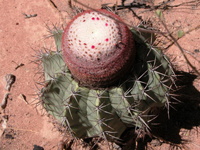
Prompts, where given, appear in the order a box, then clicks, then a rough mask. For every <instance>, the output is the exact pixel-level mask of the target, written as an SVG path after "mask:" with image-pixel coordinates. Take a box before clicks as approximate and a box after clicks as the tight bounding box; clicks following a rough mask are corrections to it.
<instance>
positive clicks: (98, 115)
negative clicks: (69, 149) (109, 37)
mask: <svg viewBox="0 0 200 150" xmlns="http://www.w3.org/2000/svg"><path fill="white" fill-rule="evenodd" d="M62 32H63V31H62V30H57V32H54V33H53V36H54V38H55V41H56V45H57V51H55V52H53V51H52V52H48V53H43V54H42V66H43V68H44V75H45V82H46V83H47V84H46V86H45V87H43V88H42V90H41V93H42V95H41V97H40V99H41V101H42V104H43V107H44V108H45V109H46V110H47V112H48V113H50V114H51V115H52V116H54V117H55V118H56V119H58V120H59V121H60V122H61V123H62V124H63V125H65V126H66V127H67V129H68V131H69V132H70V133H71V134H72V135H74V136H76V137H78V138H87V137H96V136H99V137H103V138H106V139H109V140H113V139H120V136H121V135H122V133H123V132H124V131H125V130H126V129H127V128H128V127H136V128H144V129H145V128H148V123H147V122H148V120H149V119H150V116H148V115H149V113H150V111H151V110H152V108H155V107H164V106H165V105H168V102H169V99H170V92H171V86H172V84H173V81H172V78H173V70H172V67H171V65H170V63H169V60H168V58H167V57H166V56H165V55H163V54H162V53H161V51H160V50H158V49H156V48H154V47H152V46H150V45H149V44H148V43H145V42H144V40H143V39H142V38H143V37H141V35H140V36H139V34H138V33H137V32H135V31H134V30H132V33H133V37H134V38H135V39H137V41H135V43H136V44H135V48H136V49H137V51H136V59H135V62H136V63H135V65H134V67H133V68H132V70H131V71H130V73H129V75H128V77H127V78H126V80H125V81H123V82H119V85H118V86H114V87H110V88H103V89H102V88H101V89H90V88H86V87H81V86H79V84H78V83H77V82H76V81H75V80H74V79H73V78H72V77H71V73H70V71H69V70H68V68H67V66H66V64H65V62H64V60H63V57H62V53H61V51H60V49H61V38H62Z"/></svg>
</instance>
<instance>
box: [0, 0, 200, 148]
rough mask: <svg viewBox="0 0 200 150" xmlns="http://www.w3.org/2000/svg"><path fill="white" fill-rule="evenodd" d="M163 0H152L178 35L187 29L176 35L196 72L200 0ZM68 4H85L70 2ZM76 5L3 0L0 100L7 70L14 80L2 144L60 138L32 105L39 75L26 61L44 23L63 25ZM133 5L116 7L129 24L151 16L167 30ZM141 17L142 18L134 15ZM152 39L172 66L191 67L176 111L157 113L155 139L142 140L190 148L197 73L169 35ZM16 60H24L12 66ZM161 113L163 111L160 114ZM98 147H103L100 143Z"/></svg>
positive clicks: (199, 66) (52, 143)
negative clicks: (157, 126)
mask: <svg viewBox="0 0 200 150" xmlns="http://www.w3.org/2000/svg"><path fill="white" fill-rule="evenodd" d="M81 1H82V2H84V4H85V5H86V6H89V7H91V8H95V9H97V8H101V4H108V6H114V5H115V4H118V5H121V1H119V0H118V1H117V0H92V1H91V0H81ZM136 1H137V0H136ZM163 1H164V0H154V5H157V6H158V5H159V6H160V7H159V9H161V10H163V14H164V22H165V23H166V25H167V27H168V28H169V30H170V32H171V33H172V35H173V36H174V37H175V38H176V39H177V32H178V31H179V30H181V31H184V33H185V35H184V36H183V37H181V38H180V39H178V40H177V41H178V43H179V44H180V45H181V47H182V48H183V50H184V53H185V54H186V57H187V58H188V60H189V61H190V63H191V65H192V66H194V67H195V68H196V70H197V71H199V72H200V63H199V62H200V46H199V43H200V37H199V35H200V30H199V29H200V17H199V14H200V6H199V5H200V1H199V0H195V1H192V0H191V1H190V0H176V1H174V2H168V3H166V4H165V5H164V4H162V3H163ZM166 1H167V0H166ZM52 2H54V4H53V3H52ZM132 2H133V0H126V1H125V3H124V4H125V5H128V4H130V3H132ZM140 3H144V4H146V6H147V5H149V6H152V3H151V2H150V0H141V1H140ZM135 4H137V3H135ZM179 4H180V5H179ZM71 5H72V6H74V5H75V6H77V7H80V8H83V9H89V8H86V7H84V6H82V5H80V4H76V3H74V2H73V3H71ZM164 6H165V7H164ZM167 6H168V7H167ZM141 7H142V6H141ZM77 11H79V9H76V11H75V9H71V7H70V5H69V2H68V0H57V1H56V0H53V1H51V0H40V1H37V0H26V1H22V0H15V1H14V0H11V1H9V2H7V1H5V0H3V1H2V2H1V3H0V18H1V23H0V68H1V70H0V99H1V100H2V99H3V97H4V94H6V93H7V92H8V91H7V90H5V85H6V82H5V81H4V77H5V75H6V74H13V75H15V76H16V81H15V83H14V84H13V85H12V87H11V90H10V93H11V95H9V99H8V103H7V106H6V108H5V110H0V125H1V126H0V150H1V149H2V150H18V149H19V150H23V149H33V148H34V145H37V146H40V147H43V148H44V149H45V150H56V149H57V148H58V143H59V141H60V140H62V139H63V136H62V135H61V132H60V131H58V128H56V127H55V124H53V121H52V119H51V118H50V117H49V116H48V115H43V111H41V108H39V107H38V108H37V109H36V108H35V105H34V102H35V98H36V96H35V95H34V94H35V90H34V89H36V87H35V81H36V80H37V79H38V78H37V75H36V73H37V71H36V70H35V68H36V65H35V64H34V63H30V62H31V60H33V59H34V58H33V57H32V55H34V54H35V52H34V51H33V49H32V48H34V49H39V48H40V47H41V46H44V36H45V35H47V34H48V32H47V29H46V25H45V24H48V25H49V26H51V25H52V24H60V25H63V26H65V25H66V23H67V22H68V21H69V20H70V19H71V18H72V17H73V15H74V14H73V12H77ZM133 11H134V12H135V15H134V14H133V13H132V12H131V11H128V9H122V10H120V11H118V13H119V15H120V16H121V17H122V18H123V19H124V21H125V22H126V23H128V24H130V25H135V26H137V25H138V24H139V23H141V22H142V21H147V20H150V21H151V23H152V25H153V27H154V28H156V29H160V30H161V31H163V32H166V31H165V29H164V28H163V26H162V25H161V23H160V22H159V20H158V18H157V17H156V15H155V11H150V10H149V9H145V8H138V7H134V9H133ZM23 13H25V14H27V15H30V14H31V15H34V14H37V16H35V17H31V18H25V17H26V16H25V15H24V14H23ZM136 15H137V16H136ZM140 17H141V18H142V19H138V18H140ZM45 44H46V45H47V47H50V46H52V48H54V45H52V44H51V40H47V41H45ZM156 44H157V45H159V46H161V47H162V48H163V49H164V50H163V51H164V52H165V53H166V54H167V55H168V56H169V57H170V59H171V60H172V62H173V65H174V66H175V68H176V70H179V71H184V72H186V73H190V74H187V76H186V77H184V78H183V80H184V81H186V82H187V88H185V89H184V90H185V91H184V90H183V91H184V92H185V93H184V94H185V95H183V96H182V97H181V98H183V99H180V100H181V101H183V102H184V104H186V105H176V106H175V108H176V109H177V110H178V111H179V112H177V111H174V110H173V109H170V110H172V111H171V115H172V117H171V122H170V121H169V120H167V119H165V120H164V119H163V120H164V121H162V119H160V120H161V125H163V127H162V128H159V129H157V128H156V127H153V128H152V130H153V133H154V135H155V139H154V140H153V141H151V140H150V141H149V142H148V143H145V142H142V143H143V144H145V146H147V147H148V148H149V149H150V148H152V149H162V150H164V149H166V150H167V149H170V148H173V147H181V148H182V149H187V148H188V149H191V150H192V149H196V150H197V149H200V144H199V143H200V139H199V137H198V130H199V125H200V119H199V117H198V115H199V114H200V108H199V107H200V105H199V100H200V95H199V91H200V80H199V77H198V75H197V73H196V72H195V71H194V70H193V69H192V68H191V66H190V65H188V62H187V61H186V60H185V58H184V56H183V54H182V52H181V51H180V49H179V48H178V47H177V46H176V44H174V43H173V41H171V40H167V39H166V38H163V37H158V39H157V40H156ZM20 64H23V65H22V66H20V67H19V68H16V67H17V66H18V65H20ZM195 75H197V76H195ZM181 84H182V83H181ZM182 93H183V92H182ZM21 94H23V95H25V97H26V100H27V103H26V102H25V101H24V100H23V98H22V97H21V96H20V95H21ZM1 100H0V102H1ZM6 117H7V118H8V120H7V121H6V126H4V124H5V123H4V120H5V119H3V118H6ZM161 117H162V115H161ZM163 117H164V118H165V117H166V116H165V115H163ZM166 120H167V121H166ZM165 121H166V122H165ZM169 122H170V123H169ZM172 122H173V123H172ZM155 130H157V131H159V133H158V132H155ZM170 132H171V133H170ZM169 133H170V134H169ZM157 137H159V138H157ZM158 139H159V140H160V141H159V142H158ZM181 139H183V140H185V141H184V144H181V142H183V141H182V140H181ZM153 142H155V143H153ZM145 146H143V147H145ZM79 148H83V147H81V146H80V145H78V144H77V143H76V144H74V145H73V149H79ZM102 149H107V148H105V147H103V146H102Z"/></svg>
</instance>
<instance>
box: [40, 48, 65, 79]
mask: <svg viewBox="0 0 200 150" xmlns="http://www.w3.org/2000/svg"><path fill="white" fill-rule="evenodd" d="M42 66H43V68H44V74H45V81H50V80H52V79H53V78H54V77H55V76H56V75H58V74H65V73H68V74H69V71H68V69H67V66H66V65H65V62H64V61H63V59H62V55H61V53H58V52H54V51H50V52H49V53H48V54H43V55H42Z"/></svg>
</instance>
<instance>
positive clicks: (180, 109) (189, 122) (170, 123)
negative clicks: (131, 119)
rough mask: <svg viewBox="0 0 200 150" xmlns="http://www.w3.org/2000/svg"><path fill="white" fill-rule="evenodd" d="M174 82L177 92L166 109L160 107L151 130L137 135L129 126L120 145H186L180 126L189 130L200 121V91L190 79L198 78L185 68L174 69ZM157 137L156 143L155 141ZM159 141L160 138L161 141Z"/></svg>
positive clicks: (137, 146) (140, 147)
mask: <svg viewBox="0 0 200 150" xmlns="http://www.w3.org/2000/svg"><path fill="white" fill-rule="evenodd" d="M176 75H177V78H178V80H177V83H176V84H177V86H179V87H181V88H180V89H179V90H178V91H176V92H175V94H177V95H178V96H177V99H178V101H179V102H178V101H177V100H172V101H171V107H170V109H169V115H168V110H167V109H163V110H160V112H159V116H158V117H157V118H156V119H154V120H153V121H152V122H151V124H150V128H151V134H152V135H146V136H145V137H143V138H139V139H136V138H134V137H136V136H135V133H134V132H133V131H132V130H131V129H130V130H129V131H128V132H127V133H126V137H129V138H126V145H125V146H122V149H138V150H144V149H147V148H148V147H149V146H150V147H155V146H160V145H162V144H163V143H167V144H169V145H170V146H172V147H179V146H180V147H186V144H187V143H189V142H190V139H188V141H187V140H185V139H184V137H183V136H181V132H182V130H183V129H185V130H188V131H190V130H191V129H193V128H195V127H197V126H199V125H200V117H199V116H200V92H199V91H198V90H197V89H196V88H195V87H194V86H193V81H194V80H195V79H196V78H197V76H196V75H192V74H190V73H187V72H178V71H177V72H176ZM154 140H157V141H158V143H157V145H154V144H155V143H154V142H153V141H154ZM161 141H162V142H161Z"/></svg>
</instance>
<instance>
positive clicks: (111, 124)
mask: <svg viewBox="0 0 200 150" xmlns="http://www.w3.org/2000/svg"><path fill="white" fill-rule="evenodd" d="M88 98H89V99H88V107H87V112H88V116H87V117H88V119H89V120H90V122H91V123H92V124H93V127H92V129H91V130H95V131H94V133H95V132H97V133H96V135H95V136H100V135H102V134H105V135H106V137H107V138H115V139H117V138H119V137H120V136H121V134H122V133H123V132H124V130H125V129H126V126H125V125H124V124H123V123H122V122H121V121H118V120H119V119H120V118H119V117H118V115H117V114H116V113H115V111H114V109H113V107H112V106H111V103H110V98H109V93H108V92H107V91H103V90H101V91H99V90H90V93H89V97H88ZM116 122H118V123H117V124H116Z"/></svg>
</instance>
